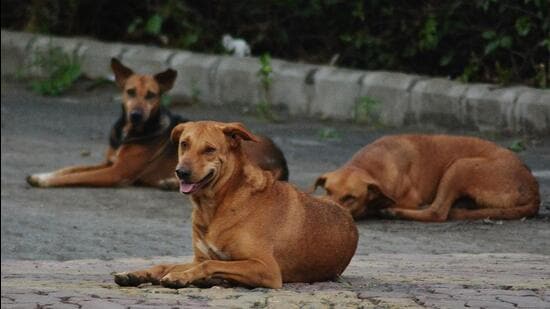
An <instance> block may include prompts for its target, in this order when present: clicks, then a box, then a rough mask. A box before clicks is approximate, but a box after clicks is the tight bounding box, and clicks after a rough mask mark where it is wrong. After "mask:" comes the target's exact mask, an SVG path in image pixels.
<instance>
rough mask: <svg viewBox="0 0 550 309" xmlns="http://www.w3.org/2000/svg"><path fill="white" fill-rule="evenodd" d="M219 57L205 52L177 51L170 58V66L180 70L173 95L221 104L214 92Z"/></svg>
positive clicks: (205, 102) (171, 92)
mask: <svg viewBox="0 0 550 309" xmlns="http://www.w3.org/2000/svg"><path fill="white" fill-rule="evenodd" d="M219 62H220V59H219V57H216V56H210V55H205V54H195V53H193V54H189V53H185V52H183V53H181V52H179V53H177V54H176V55H174V56H173V57H172V58H171V59H170V60H169V66H170V67H171V68H172V69H174V70H177V71H178V78H177V79H176V83H175V84H174V88H173V89H172V90H171V91H170V94H171V95H172V96H178V97H182V98H183V99H185V100H187V101H189V102H192V101H198V102H200V103H204V104H210V105H219V104H220V102H219V101H218V98H217V96H216V95H215V93H214V87H215V82H216V70H217V67H218V64H219Z"/></svg>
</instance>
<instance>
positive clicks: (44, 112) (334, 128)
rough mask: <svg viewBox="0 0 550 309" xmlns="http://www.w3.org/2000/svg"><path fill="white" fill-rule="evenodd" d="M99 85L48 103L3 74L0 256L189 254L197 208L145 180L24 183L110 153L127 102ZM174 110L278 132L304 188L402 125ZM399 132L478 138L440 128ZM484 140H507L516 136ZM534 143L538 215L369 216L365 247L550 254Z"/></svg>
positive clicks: (543, 175) (543, 147) (547, 143)
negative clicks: (95, 185)
mask: <svg viewBox="0 0 550 309" xmlns="http://www.w3.org/2000/svg"><path fill="white" fill-rule="evenodd" d="M89 85H90V84H89V83H86V82H82V83H80V84H78V85H77V87H76V89H75V90H73V91H71V92H70V93H68V94H66V95H64V96H62V97H56V98H44V97H41V96H38V95H35V94H33V93H31V92H29V91H28V90H26V89H25V87H24V86H23V85H21V84H18V83H14V82H9V81H2V94H1V111H2V124H1V128H2V133H1V147H2V152H1V153H2V160H1V196H2V200H1V210H2V216H1V238H2V247H1V249H2V250H1V251H2V253H1V258H2V260H5V259H31V260H37V259H40V260H50V259H52V260H70V259H83V258H97V259H113V258H121V257H134V256H139V257H148V256H181V255H191V254H192V247H191V235H190V231H191V220H190V213H191V205H190V203H189V201H188V199H187V197H185V196H182V195H181V194H179V193H178V192H165V191H160V190H156V189H149V188H138V187H127V188H106V189H92V188H58V189H36V188H31V187H30V186H29V185H27V183H26V182H25V177H26V176H27V175H28V174H32V173H37V172H46V171H51V170H54V169H57V168H60V167H64V166H67V165H73V164H87V163H90V164H91V163H97V162H100V161H102V160H103V154H104V151H105V150H106V149H107V140H108V138H107V136H108V132H109V129H110V126H111V125H112V123H113V122H114V121H115V119H116V117H117V116H118V113H119V111H120V106H119V105H120V103H118V102H117V101H116V100H114V99H113V97H114V96H116V95H117V90H116V89H115V88H114V87H113V86H103V87H100V88H98V89H94V90H91V91H88V90H86V87H87V86H89ZM172 110H173V111H175V112H177V113H179V114H182V115H184V116H185V117H187V118H189V119H194V120H199V119H214V120H222V121H241V122H243V123H245V124H246V125H247V126H248V127H249V128H251V129H252V130H253V131H255V132H258V133H263V134H267V135H269V136H271V137H272V138H273V139H274V140H275V142H276V143H277V144H279V146H280V147H281V148H282V149H283V151H284V153H285V155H286V158H287V161H288V163H289V169H290V178H291V179H290V181H291V182H293V183H295V184H297V185H298V186H299V187H301V188H307V187H309V186H310V185H311V184H312V182H313V181H314V180H315V178H316V177H317V176H318V175H320V174H321V173H323V172H326V171H328V170H332V169H334V168H336V167H338V166H339V165H341V164H343V163H344V162H345V161H346V160H347V159H348V158H349V157H350V156H351V155H352V154H353V153H354V152H355V151H357V150H358V149H359V148H360V147H362V146H363V145H365V144H367V143H369V142H371V141H373V140H375V139H376V138H378V137H380V136H382V135H384V134H392V133H397V132H398V131H397V130H392V129H380V128H368V127H365V126H357V125H353V124H346V123H332V122H322V121H317V120H311V119H286V120H285V121H283V122H280V123H269V122H266V121H263V120H261V119H258V118H257V117H255V116H254V115H251V114H250V113H245V112H244V109H243V108H241V107H218V108H212V107H205V106H201V105H200V104H199V105H195V106H179V105H178V106H176V107H174V108H172ZM330 132H333V133H334V132H335V133H334V134H328V133H330ZM401 132H432V133H433V132H438V133H442V132H446V133H457V134H469V135H477V134H474V133H472V132H447V131H444V130H441V129H437V128H432V129H430V130H425V129H424V130H417V129H414V128H409V129H407V130H401ZM327 135H336V138H326V136H327ZM323 136H325V137H323ZM485 137H486V138H488V139H491V140H495V141H497V142H498V143H499V144H501V145H504V146H508V145H511V144H512V143H513V142H514V141H516V140H517V139H518V137H497V136H495V135H490V136H488V135H485ZM525 143H526V145H527V150H526V151H524V152H522V153H521V154H520V155H521V157H522V158H523V159H524V160H525V162H526V163H527V165H528V166H530V168H531V169H532V170H533V171H534V173H535V175H537V177H538V179H539V182H540V186H541V194H542V201H543V205H542V207H541V213H540V215H539V216H537V217H535V218H532V219H527V220H516V221H505V222H483V221H474V222H447V223H437V224H435V223H432V224H426V223H418V222H408V221H388V220H367V221H361V222H359V223H358V227H359V230H360V240H359V247H358V250H357V254H359V255H365V254H369V253H371V254H372V253H376V254H380V253H418V254H444V253H539V254H547V255H548V254H550V137H544V138H540V137H539V138H535V139H533V138H531V139H526V141H525Z"/></svg>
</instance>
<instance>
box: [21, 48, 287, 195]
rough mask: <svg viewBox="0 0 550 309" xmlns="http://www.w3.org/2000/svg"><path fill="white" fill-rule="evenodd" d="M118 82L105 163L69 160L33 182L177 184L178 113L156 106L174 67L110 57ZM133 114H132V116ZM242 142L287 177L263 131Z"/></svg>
mask: <svg viewBox="0 0 550 309" xmlns="http://www.w3.org/2000/svg"><path fill="white" fill-rule="evenodd" d="M111 68H112V70H113V72H114V74H115V79H116V83H117V85H118V86H119V87H120V88H121V90H122V95H123V114H122V116H121V117H120V118H119V120H118V121H117V122H116V123H115V125H114V126H113V129H112V131H111V137H110V147H109V149H108V150H107V154H106V160H105V162H104V163H102V164H99V165H93V166H74V167H68V168H63V169H60V170H57V171H54V172H50V173H42V174H35V175H31V176H29V177H28V178H27V181H28V183H29V184H31V185H32V186H36V187H66V186H92V187H113V186H122V185H132V184H135V185H142V186H152V187H160V188H163V189H174V190H175V189H177V187H178V181H177V179H176V178H175V177H174V166H176V164H177V147H176V146H175V145H172V143H171V142H170V133H171V131H172V129H173V128H174V127H175V126H176V125H177V124H178V123H181V122H184V121H186V120H184V119H183V118H181V117H179V116H177V115H172V114H171V113H170V112H169V111H168V110H167V109H165V108H163V107H162V106H161V103H160V101H161V95H162V94H163V93H165V92H166V91H168V90H170V89H171V88H172V86H173V84H174V81H175V79H176V77H177V72H176V71H174V70H171V69H168V70H166V71H164V72H162V73H158V74H155V75H143V74H136V73H134V72H133V71H132V70H131V69H130V68H127V67H125V66H124V65H123V64H122V63H120V62H119V61H118V60H117V59H114V58H113V59H112V60H111ZM133 118H135V119H133ZM259 145H260V146H259V147H258V145H252V143H247V145H246V146H245V148H246V149H250V150H248V151H247V153H249V155H250V156H251V160H252V161H253V162H255V163H256V164H257V165H258V166H260V167H261V168H263V169H266V170H269V171H271V172H273V174H274V175H275V177H276V178H278V179H281V180H287V179H288V170H287V166H286V161H285V158H284V156H283V154H282V152H281V151H280V150H279V149H278V148H277V146H276V145H275V144H274V143H273V142H272V141H271V140H270V139H269V138H267V137H262V138H261V143H260V144H259Z"/></svg>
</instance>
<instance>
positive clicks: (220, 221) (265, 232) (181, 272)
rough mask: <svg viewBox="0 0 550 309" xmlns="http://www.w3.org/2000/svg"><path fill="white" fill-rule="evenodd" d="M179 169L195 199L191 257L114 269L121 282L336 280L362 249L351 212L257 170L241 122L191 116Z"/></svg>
mask: <svg viewBox="0 0 550 309" xmlns="http://www.w3.org/2000/svg"><path fill="white" fill-rule="evenodd" d="M172 137H173V139H174V140H175V141H176V142H178V143H179V163H178V165H177V169H176V174H177V176H178V178H179V179H180V181H181V183H180V191H181V192H182V193H184V194H189V195H190V197H191V201H192V203H193V214H192V218H193V249H194V253H195V257H194V260H193V262H190V263H185V264H172V265H157V266H154V267H152V268H149V269H145V270H141V271H135V272H131V273H119V274H116V275H115V282H116V283H118V284H119V285H122V286H136V285H138V284H141V283H145V282H152V283H154V284H158V283H159V282H160V284H162V285H164V286H167V287H184V286H187V285H189V284H191V283H197V282H201V281H203V280H204V279H211V278H212V279H224V280H228V281H230V282H234V283H239V284H242V285H246V286H251V287H268V288H280V287H281V286H282V283H283V282H314V281H324V280H330V279H334V278H335V277H337V276H338V275H340V274H341V273H342V272H343V271H344V269H345V268H346V267H347V265H348V264H349V262H350V260H351V258H352V256H353V254H354V252H355V249H356V247H357V238H358V235H357V228H356V227H355V224H354V222H353V218H352V217H351V216H350V214H349V212H348V211H346V210H345V209H343V208H342V207H340V206H339V205H337V204H336V203H332V202H330V201H323V200H321V199H317V198H314V197H312V196H310V195H308V194H306V193H303V192H299V191H298V190H297V189H296V188H295V187H293V186H292V185H290V184H288V183H287V182H282V181H277V180H276V179H275V178H274V177H273V175H272V174H271V173H269V172H266V171H263V170H261V169H259V168H257V167H256V166H255V165H254V164H251V162H250V160H249V159H248V158H247V156H246V155H244V153H243V149H242V143H243V140H244V141H252V142H256V141H257V138H256V137H255V136H254V135H252V134H251V133H250V132H249V131H247V130H246V129H245V128H244V127H243V126H242V125H240V124H238V123H229V124H226V123H220V122H210V121H203V122H188V123H185V124H180V125H178V126H177V127H176V128H174V130H173V132H172Z"/></svg>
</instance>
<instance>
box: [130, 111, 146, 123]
mask: <svg viewBox="0 0 550 309" xmlns="http://www.w3.org/2000/svg"><path fill="white" fill-rule="evenodd" d="M142 120H143V112H142V111H139V110H133V111H131V112H130V122H131V123H132V124H139V123H141V121H142Z"/></svg>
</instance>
